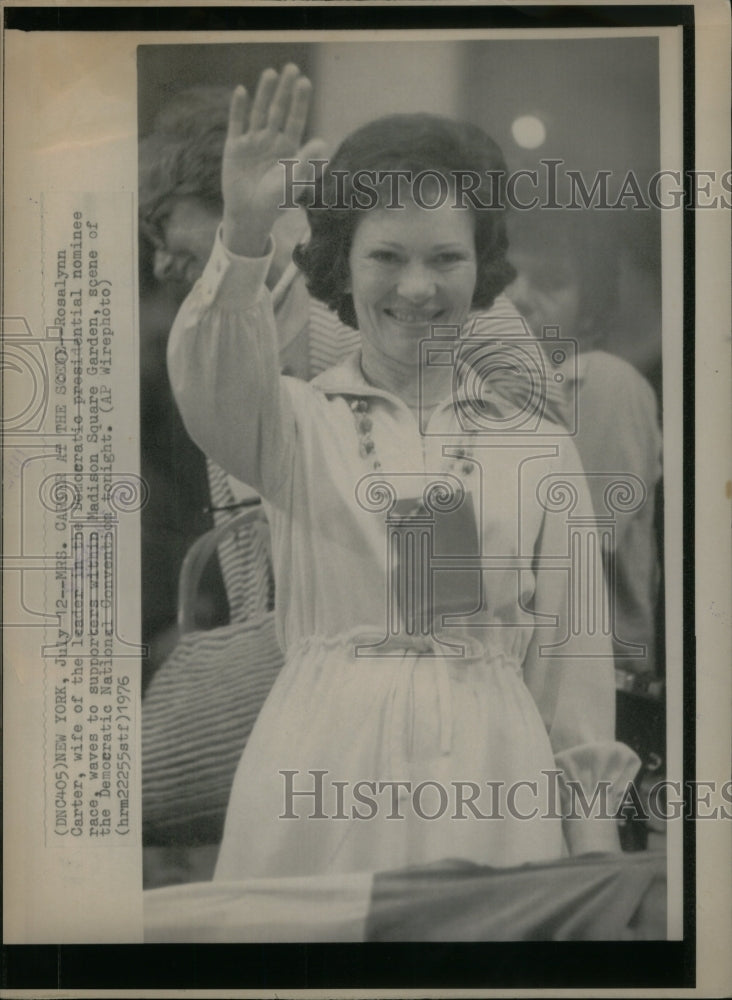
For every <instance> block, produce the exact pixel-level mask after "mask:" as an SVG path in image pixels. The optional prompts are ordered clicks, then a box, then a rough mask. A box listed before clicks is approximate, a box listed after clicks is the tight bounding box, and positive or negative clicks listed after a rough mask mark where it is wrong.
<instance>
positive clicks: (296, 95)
mask: <svg viewBox="0 0 732 1000" xmlns="http://www.w3.org/2000/svg"><path fill="white" fill-rule="evenodd" d="M312 90H313V85H312V84H311V83H310V81H309V80H308V78H307V77H305V76H301V77H300V78H299V80H298V81H297V82H296V83H295V86H294V89H293V92H292V100H291V101H290V112H289V114H288V116H287V119H286V120H285V124H284V129H283V131H284V133H285V135H286V136H287V138H288V139H290V141H291V142H292V143H293V144H294V145H295V146H299V145H300V141H301V139H302V134H303V132H304V131H305V122H306V121H307V117H308V108H309V107H310V95H311V93H312Z"/></svg>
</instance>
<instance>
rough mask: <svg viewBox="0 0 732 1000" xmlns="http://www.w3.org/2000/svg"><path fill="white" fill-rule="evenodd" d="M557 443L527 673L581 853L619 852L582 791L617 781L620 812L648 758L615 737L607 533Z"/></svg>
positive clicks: (611, 794)
mask: <svg viewBox="0 0 732 1000" xmlns="http://www.w3.org/2000/svg"><path fill="white" fill-rule="evenodd" d="M557 444H558V448H559V453H560V454H559V458H560V461H559V462H558V464H557V466H556V467H555V470H554V472H552V473H551V474H550V475H549V476H546V477H544V478H543V479H542V480H541V481H540V482H539V484H538V485H537V487H536V492H535V495H536V497H537V499H538V501H539V503H540V504H541V506H542V507H543V508H544V519H543V524H542V529H541V533H540V538H539V542H538V545H537V548H536V551H535V573H536V590H535V593H534V603H533V609H534V611H535V613H536V614H537V616H538V617H537V622H538V623H542V624H538V626H537V628H536V630H535V634H534V637H533V639H532V642H531V644H530V646H529V650H528V652H527V656H526V660H525V664H524V677H525V680H526V684H527V686H528V687H529V689H530V691H531V693H532V695H533V697H534V699H535V701H536V703H537V705H538V707H539V711H540V713H541V715H542V718H543V720H544V723H545V725H546V727H547V731H548V734H549V739H550V742H551V745H552V749H553V751H554V755H555V761H556V765H557V769H558V770H560V771H561V772H562V774H561V776H560V779H559V784H560V794H561V799H562V806H563V811H564V815H565V816H567V814H568V813H569V815H570V816H571V815H572V814H573V812H575V813H577V814H578V818H576V819H568V820H566V822H565V835H566V837H567V841H568V844H569V847H570V851H571V852H572V853H573V854H574V853H582V852H584V851H588V850H613V849H617V846H618V838H617V826H616V824H615V823H614V822H613V821H611V820H602V819H600V820H591V819H583V818H582V805H581V801H580V799H579V798H578V793H577V789H579V795H581V796H582V797H584V799H585V801H587V802H590V803H591V802H592V799H593V796H594V795H595V794H596V793H598V791H600V794H602V783H603V782H604V783H608V784H607V786H606V794H607V804H608V812H609V813H611V814H612V813H613V812H614V811H615V809H616V808H617V805H618V804H619V801H620V798H621V797H622V795H623V793H624V791H625V788H626V786H627V783H628V781H630V780H631V779H632V778H633V777H634V775H635V773H636V771H637V770H638V767H639V763H640V762H639V760H638V757H637V756H636V754H635V753H633V751H632V750H631V749H630V748H629V747H627V746H625V745H624V744H622V743H618V742H616V741H615V672H614V663H613V650H612V644H611V639H610V635H609V630H608V629H607V626H606V623H607V616H608V612H607V595H606V593H605V583H604V577H603V572H602V559H601V538H600V530H599V529H598V528H597V527H595V524H593V510H592V503H591V500H590V495H589V491H588V487H587V483H586V480H585V476H584V473H583V471H582V466H581V463H580V461H579V457H578V455H577V452H576V449H575V447H574V445H573V444H572V442H571V441H570V440H569V439H567V438H564V439H557ZM573 783H574V790H573V788H572V784H573ZM608 786H609V787H608ZM573 807H577V808H573Z"/></svg>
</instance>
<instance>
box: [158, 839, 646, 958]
mask: <svg viewBox="0 0 732 1000" xmlns="http://www.w3.org/2000/svg"><path fill="white" fill-rule="evenodd" d="M143 902H144V925H145V941H146V942H176V941H177V942H198V943H202V942H225V941H229V942H260V943H262V942H277V941H279V942H296V941H309V942H313V941H332V942H336V941H341V942H345V941H361V942H363V941H374V942H387V941H618V940H625V941H634V940H665V938H666V858H665V855H664V854H663V853H661V852H643V853H638V854H628V855H623V856H617V855H585V856H584V857H581V858H575V859H571V860H563V861H557V862H554V863H553V864H546V865H525V866H523V867H521V868H513V869H503V870H500V871H497V870H496V869H491V868H487V867H481V866H478V865H471V864H467V863H464V862H449V861H447V862H444V863H441V864H437V865H431V866H425V867H416V868H410V869H405V870H402V871H386V872H378V873H376V874H374V875H372V874H370V873H361V874H352V875H347V876H345V875H339V876H333V875H330V876H318V877H310V878H277V879H251V880H246V881H241V882H227V883H222V882H203V883H197V884H196V883H194V884H192V885H185V886H175V887H171V888H166V889H155V890H149V891H148V892H146V893H145V894H144V901H143ZM456 978H458V977H456Z"/></svg>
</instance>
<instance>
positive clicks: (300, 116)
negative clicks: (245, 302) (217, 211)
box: [221, 63, 321, 257]
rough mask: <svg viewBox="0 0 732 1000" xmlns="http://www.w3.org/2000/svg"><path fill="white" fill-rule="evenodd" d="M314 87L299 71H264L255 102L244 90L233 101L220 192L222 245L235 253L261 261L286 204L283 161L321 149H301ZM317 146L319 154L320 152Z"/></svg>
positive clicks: (312, 146) (290, 66)
mask: <svg viewBox="0 0 732 1000" xmlns="http://www.w3.org/2000/svg"><path fill="white" fill-rule="evenodd" d="M311 91H312V85H311V83H310V81H309V80H308V79H307V78H306V77H304V76H303V75H302V74H301V73H300V70H299V69H298V68H297V66H295V65H293V64H292V63H290V64H288V65H287V66H285V68H284V69H283V70H282V73H277V72H276V71H275V70H273V69H267V70H265V71H264V72H263V73H262V75H261V76H260V78H259V83H258V84H257V92H256V94H255V95H254V101H253V102H252V101H251V99H250V97H249V95H248V93H247V91H246V90H245V89H244V87H241V86H239V87H237V88H236V90H235V91H234V95H233V97H232V99H231V107H230V111H229V130H228V134H227V137H226V144H225V146H224V156H223V164H222V172H221V188H222V195H223V200H224V220H223V239H224V243H225V245H226V246H227V247H228V248H229V249H230V250H231V251H232V253H236V254H241V255H242V256H245V257H258V256H261V255H262V254H263V253H264V252H265V249H266V245H267V237H268V236H269V232H270V230H271V228H272V225H273V223H274V221H275V219H276V218H277V214H278V208H279V206H280V205H282V203H283V202H284V200H285V195H286V192H285V186H284V181H285V171H284V169H283V167H282V166H281V165H280V163H279V161H280V160H281V159H289V158H293V157H295V156H296V155H297V156H298V158H302V159H303V160H305V159H306V158H307V156H308V155H309V156H314V155H316V154H317V150H320V149H321V145H320V143H318V142H317V140H316V141H315V142H314V143H308V145H307V146H306V147H304V148H303V149H300V143H301V141H302V135H303V132H304V130H305V121H306V119H307V114H308V108H309V105H310V94H311ZM316 144H317V150H316Z"/></svg>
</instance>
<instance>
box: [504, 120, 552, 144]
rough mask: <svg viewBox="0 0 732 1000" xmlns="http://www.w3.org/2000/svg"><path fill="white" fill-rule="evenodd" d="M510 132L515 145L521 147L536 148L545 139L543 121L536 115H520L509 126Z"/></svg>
mask: <svg viewBox="0 0 732 1000" xmlns="http://www.w3.org/2000/svg"><path fill="white" fill-rule="evenodd" d="M511 133H512V135H513V138H514V140H515V142H516V145H518V146H521V147H522V148H523V149H536V148H537V147H538V146H541V144H542V143H543V142H544V140H545V139H546V128H545V127H544V122H543V121H541V119H539V118H537V117H536V115H521V116H520V117H519V118H516V119H515V120H514V122H513V125H512V126H511Z"/></svg>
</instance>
